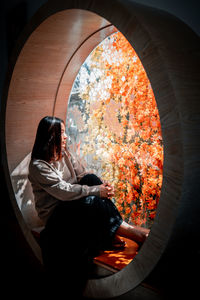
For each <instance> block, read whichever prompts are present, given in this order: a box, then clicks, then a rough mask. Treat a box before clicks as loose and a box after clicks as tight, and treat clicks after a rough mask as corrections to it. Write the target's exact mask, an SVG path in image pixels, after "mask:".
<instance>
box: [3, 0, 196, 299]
mask: <svg viewBox="0 0 200 300" xmlns="http://www.w3.org/2000/svg"><path fill="white" fill-rule="evenodd" d="M89 11H91V13H90V12H89ZM56 12H57V13H56ZM55 13H56V14H55ZM76 13H77V15H76ZM64 15H65V16H66V15H67V16H68V17H67V18H63V16H64ZM84 15H87V18H85V19H84V18H83V19H82V17H83V16H84ZM74 16H76V17H77V16H78V19H76V17H75V19H74ZM100 16H101V17H103V18H104V19H102V18H101V17H100ZM48 17H49V18H48ZM105 19H106V20H108V22H109V23H111V24H113V25H114V26H115V27H116V28H118V29H119V30H120V31H121V32H122V33H123V34H124V35H125V36H126V38H127V39H128V40H129V42H130V43H131V44H132V45H133V47H134V49H135V50H136V52H137V54H138V55H139V57H140V59H141V61H142V63H143V65H144V68H145V70H146V72H147V74H148V76H149V79H150V82H151V84H152V87H153V90H154V94H155V97H156V101H157V104H158V109H159V113H160V119H161V126H162V135H163V140H164V174H163V186H162V192H161V198H160V203H159V206H158V210H157V215H156V218H155V221H154V224H153V227H152V230H151V232H150V236H149V238H148V239H147V241H146V242H145V243H144V245H143V247H142V249H141V250H140V252H139V254H138V255H137V256H136V258H135V259H134V260H133V261H132V262H131V263H130V264H129V265H128V266H127V267H126V268H124V269H123V270H122V271H120V272H118V273H116V274H114V275H112V276H109V277H107V278H102V279H98V280H90V281H89V282H88V285H87V289H86V295H87V296H90V297H93V298H106V297H107V298H109V297H114V296H118V295H121V294H123V293H126V292H127V291H129V290H131V289H134V288H135V287H136V286H137V285H138V284H140V283H141V282H142V281H143V280H144V278H146V276H147V275H149V274H150V273H152V272H153V270H154V269H156V265H157V263H158V262H159V261H160V262H161V263H160V262H159V264H160V266H161V267H162V261H163V260H164V259H163V257H168V261H167V264H168V272H169V273H170V272H173V269H172V268H173V263H174V260H172V261H173V263H172V262H170V259H169V257H170V258H173V257H175V258H176V259H178V256H179V254H177V252H176V253H175V252H173V250H175V249H176V251H177V249H179V248H181V247H182V246H183V241H184V240H191V241H192V239H193V238H194V237H196V234H197V228H199V210H200V205H199V201H198V199H199V194H200V185H199V182H200V171H199V170H200V167H199V149H200V136H199V135H200V103H199V99H200V97H199V96H200V86H199V79H200V78H199V77H200V76H199V68H200V59H199V56H198V53H199V49H200V42H199V39H198V37H197V36H196V35H195V34H194V33H193V32H192V31H191V30H190V29H189V28H188V27H187V26H185V25H184V24H183V23H182V22H180V21H179V20H177V19H175V18H174V17H171V16H170V15H167V14H164V13H162V12H158V11H156V10H152V9H147V8H145V7H143V6H139V5H136V4H134V3H133V2H131V1H114V0H111V1H106V0H102V1H98V0H96V1H95V0H94V1H90V0H85V1H73V0H71V1H70V0H69V1H62V0H60V1H59V0H58V1H56V3H55V2H54V1H49V2H48V3H47V5H45V6H44V7H43V8H41V9H40V11H39V12H38V14H36V16H35V19H33V21H32V23H31V24H30V25H29V27H28V28H27V31H26V32H25V36H26V37H29V35H30V33H31V32H32V31H33V29H35V28H36V27H37V26H36V25H40V24H41V25H40V26H39V27H38V28H36V30H35V31H34V32H33V33H32V35H30V38H29V39H28V40H27V42H26V44H25V46H24V48H23V49H22V52H21V53H20V56H19V58H18V60H17V63H16V66H15V68H14V72H13V76H12V79H11V83H10V88H9V93H8V100H7V108H6V146H7V158H6V156H5V160H6V159H8V165H9V170H10V171H11V170H12V169H13V168H14V167H15V165H17V164H18V163H19V162H20V160H21V159H22V158H23V157H24V156H25V155H26V154H27V153H28V152H29V151H30V149H31V147H32V143H33V139H34V135H35V130H36V126H37V124H38V121H39V120H40V119H41V117H42V116H44V115H47V114H52V113H53V107H54V108H55V111H54V113H56V114H58V115H60V116H61V115H63V114H64V115H65V111H62V107H63V106H62V103H64V102H62V101H63V100H62V99H63V97H64V98H65V97H66V98H67V95H68V91H69V90H70V84H71V83H70V81H68V78H69V77H68V76H69V74H70V73H69V74H67V72H68V70H66V72H65V70H64V69H65V66H66V61H67V59H69V57H70V56H71V55H72V53H73V51H75V49H77V47H78V45H80V41H83V39H85V38H86V36H88V34H90V32H91V31H90V29H91V28H93V30H92V32H94V31H96V30H97V29H98V28H99V27H101V26H102V23H101V22H102V21H103V27H104V26H105V25H108V23H107V22H106V21H105ZM42 21H43V23H41V22H42ZM34 22H35V23H34ZM65 22H66V23H65ZM68 22H71V23H70V26H69V23H68ZM69 29H70V30H69ZM88 31H89V33H88ZM72 33H73V34H74V35H75V38H74V39H73V34H72ZM39 36H41V37H42V38H41V39H40V40H39V39H38V40H37V38H36V37H39ZM66 40H67V42H66V45H65V46H64V47H63V45H64V44H65V41H66ZM33 41H35V42H34V43H33ZM28 45H29V50H28V48H27V47H28ZM58 53H59V55H58ZM77 53H78V52H77ZM73 59H74V61H73V62H72V61H71V70H73V68H74V66H76V68H77V70H78V68H79V67H78V66H80V65H81V63H82V61H83V60H82V59H81V60H80V61H79V56H78V55H77V57H76V58H75V56H74V58H73ZM39 61H40V63H42V64H40V63H39ZM20 68H21V71H20V72H17V70H20ZM75 72H77V71H75ZM20 74H21V76H19V75H20ZM24 74H26V76H24ZM61 74H63V75H62V81H60V83H62V84H64V85H65V87H66V88H67V89H68V91H67V92H65V91H66V90H65V89H64V94H63V95H64V96H63V97H62V93H63V90H62V84H60V85H59V84H58V82H59V80H60V79H61ZM74 75H75V74H74ZM74 75H73V76H74ZM71 80H72V81H73V79H72V78H71ZM68 83H69V85H68ZM58 85H59V88H58ZM55 97H56V99H57V101H56V105H54V103H55ZM15 128H16V130H15ZM4 155H5V152H4ZM6 167H7V166H6V163H5V169H6ZM7 172H8V170H7ZM8 181H9V180H8ZM8 184H9V183H8ZM9 188H11V187H9ZM11 193H12V192H11ZM168 253H169V254H168ZM191 253H192V252H191ZM161 267H160V268H161ZM161 273H162V272H161Z"/></svg>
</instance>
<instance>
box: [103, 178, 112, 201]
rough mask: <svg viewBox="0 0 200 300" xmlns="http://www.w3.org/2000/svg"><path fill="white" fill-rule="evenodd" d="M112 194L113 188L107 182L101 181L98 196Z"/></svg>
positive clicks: (110, 195) (106, 196) (104, 196)
mask: <svg viewBox="0 0 200 300" xmlns="http://www.w3.org/2000/svg"><path fill="white" fill-rule="evenodd" d="M113 196H114V188H113V186H111V185H110V184H109V183H107V182H106V183H103V184H101V185H100V197H101V198H111V197H113Z"/></svg>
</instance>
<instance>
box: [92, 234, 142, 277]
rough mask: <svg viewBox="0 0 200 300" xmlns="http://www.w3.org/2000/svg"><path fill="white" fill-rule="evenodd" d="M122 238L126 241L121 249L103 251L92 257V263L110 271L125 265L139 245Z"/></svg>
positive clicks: (133, 255)
mask: <svg viewBox="0 0 200 300" xmlns="http://www.w3.org/2000/svg"><path fill="white" fill-rule="evenodd" d="M123 240H124V241H125V242H126V246H125V248H124V249H123V250H112V251H103V252H102V253H101V255H99V256H97V257H95V258H94V263H95V264H97V265H99V266H101V267H103V268H105V269H107V270H109V271H111V272H118V271H120V270H121V269H123V268H124V267H126V266H127V265H128V264H129V263H130V262H131V261H132V260H133V259H134V257H135V256H136V255H137V253H138V250H139V245H138V244H137V243H136V242H134V241H132V240H129V239H126V238H123Z"/></svg>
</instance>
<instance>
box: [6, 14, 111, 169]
mask: <svg viewBox="0 0 200 300" xmlns="http://www.w3.org/2000/svg"><path fill="white" fill-rule="evenodd" d="M108 24H109V23H108V22H107V21H105V20H104V19H102V18H101V17H99V16H97V15H96V14H93V13H91V12H87V11H84V10H78V9H77V10H65V11H62V12H59V13H57V14H54V15H52V16H51V17H49V18H48V19H46V20H45V21H44V22H43V23H42V24H41V25H40V26H39V27H38V28H37V29H36V30H35V31H34V32H33V33H32V34H31V36H30V37H29V39H28V40H27V42H26V44H25V46H24V48H23V49H22V51H21V53H20V56H19V58H18V60H17V63H16V66H15V69H14V72H13V75H12V80H11V83H10V88H9V93H8V100H7V111H6V147H7V154H8V165H9V169H10V172H11V171H12V170H13V169H14V168H15V167H16V166H17V165H18V164H19V163H20V161H22V159H23V158H24V157H25V156H26V154H27V153H29V152H30V151H31V149H32V145H33V142H34V138H35V132H36V128H37V125H38V123H39V121H40V119H41V118H42V117H44V116H45V115H53V107H54V103H55V100H56V99H55V97H56V91H57V88H58V85H59V81H60V78H61V76H62V74H63V71H64V70H65V66H66V63H67V62H68V61H69V59H70V57H71V56H72V55H73V53H74V51H75V50H76V49H77V48H78V47H79V45H80V44H81V43H82V42H83V41H84V40H85V39H87V37H88V36H90V35H91V34H92V33H94V32H95V31H96V30H99V28H101V27H104V26H106V25H108ZM69 29H70V30H69ZM90 40H91V41H92V39H90ZM101 40H102V36H101V34H99V36H98V38H96V39H95V43H98V42H100V41H101ZM93 45H94V42H92V47H93ZM90 51H91V47H90V48H88V53H87V49H85V56H87V55H88V54H89V52H90ZM80 56H81V55H77V56H76V57H77V59H78V61H77V62H75V65H76V66H79V67H80V60H79V57H80ZM72 81H73V80H71V81H70V80H69V82H70V84H72ZM69 89H70V86H69V88H68V90H69ZM63 118H65V116H63Z"/></svg>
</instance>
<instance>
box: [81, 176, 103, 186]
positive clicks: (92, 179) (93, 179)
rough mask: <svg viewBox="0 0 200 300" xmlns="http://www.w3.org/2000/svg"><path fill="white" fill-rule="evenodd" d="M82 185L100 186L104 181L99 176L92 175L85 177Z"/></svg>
mask: <svg viewBox="0 0 200 300" xmlns="http://www.w3.org/2000/svg"><path fill="white" fill-rule="evenodd" d="M80 184H85V185H88V186H92V185H100V184H102V181H101V179H100V178H99V177H98V176H97V175H95V174H93V173H91V174H87V175H85V176H84V177H83V178H82V179H81V180H80Z"/></svg>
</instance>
